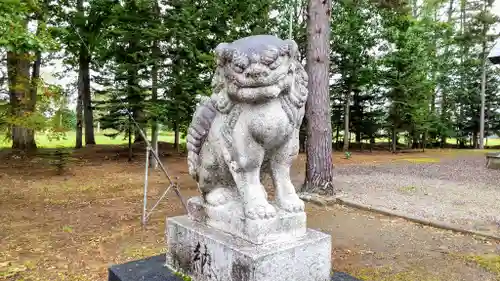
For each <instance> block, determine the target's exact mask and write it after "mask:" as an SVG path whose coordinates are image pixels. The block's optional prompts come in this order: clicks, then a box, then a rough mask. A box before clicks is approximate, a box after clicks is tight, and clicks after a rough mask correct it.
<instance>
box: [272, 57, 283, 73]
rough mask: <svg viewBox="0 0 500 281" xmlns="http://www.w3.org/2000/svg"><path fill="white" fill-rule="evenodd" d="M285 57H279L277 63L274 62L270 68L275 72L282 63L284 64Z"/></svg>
mask: <svg viewBox="0 0 500 281" xmlns="http://www.w3.org/2000/svg"><path fill="white" fill-rule="evenodd" d="M283 59H284V57H282V56H279V57H278V58H277V59H276V60H275V61H273V62H272V63H271V64H269V68H270V69H272V70H274V69H276V68H278V67H279V66H280V65H281V64H282V63H283Z"/></svg>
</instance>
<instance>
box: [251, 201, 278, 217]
mask: <svg viewBox="0 0 500 281" xmlns="http://www.w3.org/2000/svg"><path fill="white" fill-rule="evenodd" d="M245 216H246V217H247V218H249V219H252V220H257V219H270V218H273V217H275V216H276V209H275V208H274V207H273V206H272V205H271V204H269V203H268V202H267V201H266V200H262V201H261V200H259V201H254V202H249V203H247V205H246V206H245Z"/></svg>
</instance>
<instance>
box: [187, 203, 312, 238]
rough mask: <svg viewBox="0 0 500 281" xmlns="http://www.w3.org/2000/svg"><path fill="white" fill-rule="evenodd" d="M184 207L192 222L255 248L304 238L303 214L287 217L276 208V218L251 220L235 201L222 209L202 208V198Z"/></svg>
mask: <svg viewBox="0 0 500 281" xmlns="http://www.w3.org/2000/svg"><path fill="white" fill-rule="evenodd" d="M187 205H188V212H189V213H188V215H189V217H190V218H191V219H192V220H194V221H197V222H200V223H206V224H208V225H209V226H212V227H214V228H217V229H220V230H222V231H224V232H227V233H230V234H232V235H234V236H236V237H240V238H242V239H245V240H247V241H249V242H251V243H254V244H263V243H269V242H274V241H278V240H281V241H291V240H294V239H297V238H300V237H302V236H304V235H305V234H306V213H305V212H300V213H290V212H285V211H283V210H280V209H279V208H276V209H277V210H278V213H277V216H276V217H273V218H270V219H267V220H252V219H248V218H247V217H245V215H244V214H243V208H242V206H241V204H239V202H235V201H233V202H229V203H228V204H226V205H224V206H210V205H205V206H204V203H203V200H202V199H201V197H193V198H190V199H189V200H188V204H187ZM273 205H274V204H273ZM274 206H276V205H274Z"/></svg>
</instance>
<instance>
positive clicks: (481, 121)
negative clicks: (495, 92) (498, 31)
mask: <svg viewBox="0 0 500 281" xmlns="http://www.w3.org/2000/svg"><path fill="white" fill-rule="evenodd" d="M487 5H488V0H486V1H484V7H483V13H486V7H487ZM487 29H488V26H487V25H486V23H484V24H483V32H482V36H483V42H482V45H483V50H482V55H483V57H482V71H481V72H482V73H481V109H480V110H481V111H480V112H479V149H484V110H485V103H486V98H485V95H486V60H487V56H488V54H487V53H486V51H487V50H486V48H487V46H486V42H487V40H488V38H487V37H486V31H487Z"/></svg>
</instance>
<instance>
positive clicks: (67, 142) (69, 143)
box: [0, 132, 185, 148]
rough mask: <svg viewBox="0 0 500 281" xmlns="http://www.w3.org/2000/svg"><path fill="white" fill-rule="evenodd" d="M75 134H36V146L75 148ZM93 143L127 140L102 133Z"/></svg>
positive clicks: (165, 136) (2, 143)
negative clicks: (56, 137) (54, 136)
mask: <svg viewBox="0 0 500 281" xmlns="http://www.w3.org/2000/svg"><path fill="white" fill-rule="evenodd" d="M75 139H76V133H75V132H67V133H66V134H65V136H64V137H61V138H59V139H55V138H53V137H51V136H50V135H47V134H41V133H38V134H37V135H36V145H37V147H39V148H56V147H58V148H59V147H60V148H72V147H74V146H75ZM159 141H162V142H169V143H173V142H174V133H173V132H162V133H161V134H160V136H159ZM95 142H96V144H98V145H121V144H127V143H128V139H127V138H124V137H123V135H121V136H117V137H116V138H111V137H108V136H105V135H104V134H103V133H96V134H95ZM182 142H185V139H183V138H181V143H182ZM83 143H84V144H85V137H84V139H83ZM11 144H12V142H11V141H10V140H6V139H5V138H4V139H0V148H10V147H11Z"/></svg>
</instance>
